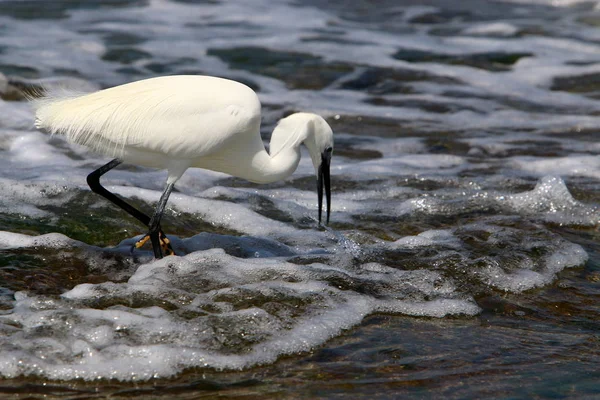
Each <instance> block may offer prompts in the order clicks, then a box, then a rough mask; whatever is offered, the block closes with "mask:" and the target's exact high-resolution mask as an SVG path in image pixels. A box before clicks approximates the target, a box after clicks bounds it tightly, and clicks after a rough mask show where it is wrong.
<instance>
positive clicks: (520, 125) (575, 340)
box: [0, 0, 600, 398]
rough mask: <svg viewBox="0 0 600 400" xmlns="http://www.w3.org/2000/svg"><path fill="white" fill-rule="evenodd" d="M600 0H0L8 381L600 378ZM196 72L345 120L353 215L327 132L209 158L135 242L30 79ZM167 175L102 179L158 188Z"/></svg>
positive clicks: (89, 388) (96, 159)
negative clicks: (285, 164) (282, 152)
mask: <svg viewBox="0 0 600 400" xmlns="http://www.w3.org/2000/svg"><path fill="white" fill-rule="evenodd" d="M599 24H600V5H598V3H597V2H589V1H588V2H579V1H543V0H540V1H466V2H460V3H458V4H457V2H447V1H426V2H422V1H419V2H416V1H382V2H368V1H351V2H346V1H344V2H342V1H332V2H313V1H308V2H298V1H277V2H269V1H262V0H256V1H248V2H230V1H191V0H188V1H183V0H180V1H175V0H148V1H138V0H122V1H109V2H97V1H89V2H88V1H80V2H79V1H58V2H46V1H34V0H28V1H0V29H1V31H2V35H0V72H1V73H3V74H4V75H3V76H2V79H1V80H0V89H1V90H0V96H1V97H2V100H1V101H0V159H1V160H2V168H1V170H0V310H1V311H0V332H2V335H0V376H1V377H2V379H3V380H2V381H0V391H1V392H4V393H13V394H14V393H19V394H24V393H34V394H35V393H37V394H39V395H40V396H53V395H54V396H63V395H74V394H80V395H82V396H86V395H92V394H94V395H113V396H121V395H122V396H127V395H133V394H136V395H144V394H145V395H154V396H157V397H160V396H169V395H170V394H172V393H174V391H175V392H177V393H180V394H181V395H182V396H184V395H185V396H196V395H199V394H200V393H204V394H207V393H208V394H212V395H217V394H219V395H223V396H232V397H235V396H236V395H242V394H243V395H255V396H263V397H269V396H271V397H273V398H280V397H294V396H299V397H310V398H314V397H328V398H329V397H336V396H342V395H344V394H346V395H347V394H348V393H353V394H354V395H356V396H357V397H365V398H366V397H379V398H397V397H398V396H415V397H420V396H443V397H445V398H481V397H482V396H484V397H485V396H491V397H503V396H506V397H511V398H531V397H532V396H538V397H547V396H551V397H559V398H563V397H574V398H575V397H581V396H593V395H596V394H598V393H599V392H600V386H599V385H598V384H597V383H596V382H597V379H598V378H600V376H599V374H598V373H597V368H596V361H597V356H598V355H599V353H600V352H599V347H598V332H599V331H600V325H598V322H597V321H598V317H599V314H598V308H597V301H598V299H599V297H600V289H599V287H598V282H600V271H599V268H600V267H599V261H600V251H599V250H600V247H599V245H598V242H599V239H600V236H599V234H598V224H599V222H600V206H599V204H600V194H599V193H600V157H599V154H600V133H598V128H599V127H600V117H599V115H600V113H599V111H600V104H599V103H598V96H599V86H598V80H599V77H600V58H599V57H598V54H600V51H599V50H600V48H599V45H598V43H599V40H600V31H599V30H598V28H597V27H598V25H599ZM172 74H207V75H215V76H222V77H227V78H230V79H235V80H239V81H241V82H244V83H246V84H247V85H249V86H250V87H252V88H253V89H255V90H256V91H257V93H258V95H259V97H260V99H261V102H262V104H263V123H262V126H263V128H262V132H261V133H262V135H263V138H264V139H265V143H268V140H269V137H270V132H271V131H272V129H273V126H274V125H275V123H276V122H277V120H278V119H280V118H281V117H283V116H285V115H287V114H289V113H291V112H294V111H300V110H302V111H312V112H316V113H319V114H321V115H323V116H324V117H325V118H327V120H328V121H329V123H330V124H331V125H332V127H333V129H334V132H335V140H336V144H335V150H334V158H333V163H332V183H333V190H332V191H333V209H332V216H331V225H330V226H329V227H327V228H323V227H319V226H318V224H317V221H316V214H317V205H316V194H315V193H314V192H315V185H316V183H315V177H314V169H313V166H312V164H311V162H310V158H309V157H308V156H307V154H306V153H304V154H303V158H302V161H301V163H300V166H299V168H298V171H297V172H296V173H295V174H294V175H293V176H292V177H290V178H289V179H287V180H286V181H285V182H280V183H274V184H270V185H254V184H250V183H248V182H245V181H243V180H241V179H237V178H232V177H229V176H227V175H224V174H220V173H217V172H211V171H204V170H197V169H196V170H189V171H187V172H186V174H185V175H184V177H183V178H182V179H181V180H180V181H179V182H178V183H177V185H176V192H175V193H174V194H173V195H172V196H171V199H170V202H169V205H168V209H167V213H166V215H165V217H164V220H163V228H164V230H165V231H166V232H167V234H168V235H169V236H170V237H171V238H172V241H173V246H174V249H175V251H176V253H177V256H174V257H167V258H164V259H162V260H153V257H152V252H151V250H150V249H149V248H144V249H140V250H135V251H132V250H131V249H132V246H133V244H134V243H135V242H136V240H138V239H139V238H140V237H141V235H142V234H144V233H145V232H144V227H143V226H140V225H139V223H138V222H136V221H135V220H133V219H132V218H130V217H129V216H127V215H125V214H124V213H123V212H121V211H120V210H118V209H116V208H115V207H114V206H113V205H111V204H110V203H108V202H107V201H105V200H104V199H103V198H100V197H99V196H97V195H95V194H93V193H91V192H90V190H89V188H88V187H87V184H86V180H85V179H86V175H87V174H88V173H89V172H91V171H92V170H94V169H95V168H98V167H99V166H100V165H102V164H103V163H106V162H107V161H108V160H106V159H104V158H102V157H101V156H98V155H96V154H93V153H91V152H89V151H88V150H87V149H85V148H82V147H78V146H74V145H71V144H68V143H67V142H65V141H64V140H63V139H62V138H61V137H60V136H55V137H50V136H48V135H45V134H44V133H41V132H37V131H35V129H34V128H33V119H34V117H33V112H32V110H31V107H30V106H29V105H28V104H27V102H26V101H23V93H24V92H27V91H28V90H31V89H35V88H38V87H40V86H43V85H45V86H52V85H57V86H69V87H71V88H74V89H76V90H80V91H82V92H86V91H91V90H97V89H99V88H104V87H110V86H113V85H117V84H122V83H125V82H129V81H132V80H137V79H143V78H148V77H153V76H159V75H172ZM167 133H168V132H167ZM165 179H166V173H165V172H164V171H156V170H151V169H144V168H140V167H136V166H130V165H129V166H128V165H124V166H122V167H119V168H118V169H116V170H114V171H111V172H109V173H108V174H107V175H105V176H104V177H103V183H104V184H105V185H106V186H107V187H108V188H109V190H111V191H113V192H115V193H117V194H118V195H120V196H122V197H124V198H126V199H128V201H131V202H132V203H133V204H135V205H136V206H137V207H140V208H142V209H143V210H145V211H146V212H151V210H152V207H153V205H154V204H155V202H156V201H157V199H158V197H159V196H160V193H161V191H162V188H163V185H164V180H165ZM133 384H135V386H133Z"/></svg>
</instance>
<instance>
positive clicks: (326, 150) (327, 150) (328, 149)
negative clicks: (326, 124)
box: [325, 147, 333, 153]
mask: <svg viewBox="0 0 600 400" xmlns="http://www.w3.org/2000/svg"><path fill="white" fill-rule="evenodd" d="M332 151H333V147H328V148H326V149H325V153H331V152H332Z"/></svg>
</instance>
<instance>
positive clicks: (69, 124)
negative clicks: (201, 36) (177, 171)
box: [35, 76, 260, 158]
mask: <svg viewBox="0 0 600 400" xmlns="http://www.w3.org/2000/svg"><path fill="white" fill-rule="evenodd" d="M35 106H36V108H37V112H36V126H37V127H38V128H41V129H45V130H47V131H49V132H51V133H53V134H54V133H60V134H64V135H65V136H66V137H67V139H68V140H69V141H71V142H74V143H78V144H82V145H85V146H88V147H90V148H92V149H94V150H96V151H99V152H101V153H104V154H107V155H110V156H114V157H118V156H119V155H120V154H122V153H123V150H124V149H125V148H126V147H131V148H135V149H139V150H146V151H153V152H158V153H166V154H169V155H172V156H178V157H183V158H195V157H199V156H202V155H205V154H208V153H210V152H211V151H214V150H216V149H218V148H219V147H220V146H222V145H223V144H224V143H225V142H227V141H228V140H229V139H231V138H232V137H233V136H235V135H238V134H241V133H244V132H248V131H250V130H257V129H258V127H259V125H260V103H259V101H258V98H257V97H256V94H255V93H254V92H253V91H252V90H251V89H249V88H247V87H246V86H244V85H241V84H239V83H237V82H232V81H227V80H223V79H218V78H210V77H184V76H181V77H166V78H155V79H149V80H145V81H139V82H134V83H131V84H128V85H122V86H117V87H114V88H111V89H106V90H102V91H99V92H95V93H90V94H86V95H83V96H81V95H76V94H73V93H69V92H61V93H51V94H50V95H49V96H48V97H46V98H45V99H42V100H40V101H37V102H36V104H35Z"/></svg>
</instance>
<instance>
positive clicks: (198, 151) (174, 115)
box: [34, 76, 333, 219]
mask: <svg viewBox="0 0 600 400" xmlns="http://www.w3.org/2000/svg"><path fill="white" fill-rule="evenodd" d="M34 107H35V108H36V127H38V128H39V129H43V130H46V131H48V132H50V133H52V134H56V133H58V134H63V135H65V137H66V138H67V140H69V141H70V142H73V143H77V144H81V145H84V146H87V147H89V148H91V149H92V150H95V151H97V152H100V153H102V154H105V155H107V156H111V157H116V158H117V159H119V160H123V161H125V162H130V163H133V164H138V165H143V166H148V167H155V168H164V169H167V171H168V174H169V175H168V179H167V185H171V186H172V184H173V183H175V182H176V181H177V180H178V179H179V178H180V177H181V175H182V174H183V173H184V172H185V170H186V169H187V168H190V167H198V168H205V169H210V170H214V171H221V172H225V173H228V174H230V175H233V176H237V177H240V178H244V179H247V180H249V181H252V182H258V183H268V182H274V181H277V180H280V179H284V178H286V177H287V176H289V175H291V174H292V173H293V172H294V171H295V169H296V167H297V166H298V162H299V160H300V149H299V146H300V144H301V143H304V144H305V145H306V146H307V148H308V150H309V153H310V155H311V159H312V161H313V165H314V167H315V172H317V175H318V176H317V178H318V179H319V185H320V195H319V205H320V206H321V200H320V199H321V196H322V185H323V182H324V184H325V186H326V189H327V196H328V204H329V160H330V158H331V151H332V148H333V133H332V130H331V128H330V127H329V125H328V124H327V122H326V121H325V120H324V119H323V118H322V117H320V116H318V115H316V114H310V113H296V114H292V115H290V116H289V117H287V118H284V119H282V120H281V121H280V122H279V124H278V125H277V127H276V128H275V130H274V131H273V134H272V137H271V145H270V151H271V153H270V154H269V153H267V151H266V150H265V147H264V145H263V142H262V140H261V137H260V132H259V130H260V122H261V121H260V120H261V117H260V101H259V99H258V97H257V95H256V93H254V91H253V90H252V89H250V88H249V87H247V86H245V85H243V84H241V83H239V82H235V81H231V80H227V79H222V78H215V77H208V76H170V77H161V78H153V79H147V80H142V81H138V82H133V83H129V84H125V85H121V86H117V87H113V88H110V89H105V90H101V91H98V92H94V93H89V94H79V93H73V92H68V91H62V92H60V91H52V92H49V93H48V95H47V96H46V97H44V98H42V99H39V100H35V101H34ZM116 165H118V163H117V164H115V165H113V166H111V167H110V168H112V167H114V166H116ZM110 168H108V169H106V171H107V170H109V169H110ZM323 168H325V169H323ZM106 171H105V170H103V172H102V173H101V174H103V173H104V172H106ZM101 174H99V175H98V178H99V176H101ZM323 176H325V180H324V181H323V180H321V178H323ZM98 185H99V183H98ZM165 193H166V196H165V195H163V196H164V197H165V200H164V203H166V198H168V194H169V193H170V191H169V193H167V191H166V192H165ZM161 200H162V199H161ZM157 211H158V209H157ZM128 212H129V211H128ZM328 212H329V209H328ZM319 215H320V213H319ZM158 219H160V215H159V216H158Z"/></svg>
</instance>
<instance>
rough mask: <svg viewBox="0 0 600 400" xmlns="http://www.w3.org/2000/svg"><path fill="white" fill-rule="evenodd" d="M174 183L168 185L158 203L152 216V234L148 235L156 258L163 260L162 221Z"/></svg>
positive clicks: (150, 225)
mask: <svg viewBox="0 0 600 400" xmlns="http://www.w3.org/2000/svg"><path fill="white" fill-rule="evenodd" d="M174 186H175V184H174V183H168V184H167V187H166V188H165V191H164V192H163V194H162V196H160V200H159V201H158V205H157V206H156V210H155V211H154V215H152V219H151V220H150V224H149V227H150V232H148V235H149V236H150V240H151V241H152V250H154V257H156V258H162V251H161V249H160V247H161V246H160V234H161V233H162V232H161V231H160V219H161V218H162V215H163V213H164V212H165V207H166V205H167V201H168V200H169V195H170V194H171V192H172V191H173V187H174Z"/></svg>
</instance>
